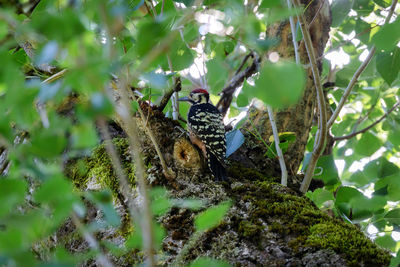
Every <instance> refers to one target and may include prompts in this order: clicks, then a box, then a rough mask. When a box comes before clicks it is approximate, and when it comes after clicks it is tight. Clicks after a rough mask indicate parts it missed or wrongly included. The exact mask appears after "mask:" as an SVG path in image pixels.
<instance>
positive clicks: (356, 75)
mask: <svg viewBox="0 0 400 267" xmlns="http://www.w3.org/2000/svg"><path fill="white" fill-rule="evenodd" d="M397 2H398V0H393V2H392V5H391V6H390V10H389V13H388V15H387V17H386V19H385V23H384V25H385V24H387V23H389V22H390V19H391V17H392V16H393V13H394V10H395V9H396V5H397ZM375 51H376V47H375V46H373V47H372V49H371V51H370V52H369V54H368V56H367V58H366V59H365V60H364V62H363V63H362V64H361V65H360V67H358V69H357V70H356V72H355V73H354V75H353V78H352V79H351V81H350V83H349V85H348V86H347V88H346V90H345V91H344V94H343V96H342V98H341V99H340V101H339V104H338V105H337V108H336V110H335V112H334V113H333V114H332V116H331V118H330V119H329V121H328V128H331V127H332V125H333V123H334V122H335V120H336V118H337V117H338V116H339V113H340V111H341V110H342V108H343V106H344V104H345V103H346V101H347V98H348V97H349V95H350V93H351V90H353V88H354V85H355V84H356V83H357V81H358V78H359V77H360V75H361V73H362V72H363V71H364V70H365V69H366V68H367V66H368V64H369V63H370V62H371V60H372V57H373V56H374V54H375Z"/></svg>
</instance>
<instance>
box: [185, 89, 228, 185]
mask: <svg viewBox="0 0 400 267" xmlns="http://www.w3.org/2000/svg"><path fill="white" fill-rule="evenodd" d="M209 98H210V96H209V94H208V92H207V91H206V90H204V89H195V90H193V91H192V92H191V93H190V94H189V96H188V97H182V98H180V99H179V101H187V102H189V103H190V104H192V106H191V107H190V109H189V113H188V129H189V137H190V141H191V142H192V143H193V144H194V145H197V146H198V147H199V148H200V149H201V151H202V152H203V155H204V157H205V158H206V159H207V165H208V167H209V168H210V170H211V173H212V174H213V176H214V179H215V180H216V181H228V178H227V176H226V169H225V154H226V137H225V127H224V124H223V122H222V119H223V118H222V114H221V113H220V112H219V111H218V109H217V108H216V107H215V106H213V105H212V104H211V103H210V102H209Z"/></svg>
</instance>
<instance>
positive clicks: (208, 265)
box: [189, 257, 231, 267]
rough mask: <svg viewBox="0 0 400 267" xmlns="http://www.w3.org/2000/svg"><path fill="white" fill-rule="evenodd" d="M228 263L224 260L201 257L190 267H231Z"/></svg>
mask: <svg viewBox="0 0 400 267" xmlns="http://www.w3.org/2000/svg"><path fill="white" fill-rule="evenodd" d="M229 266H231V265H229V264H228V263H227V262H225V261H222V260H214V259H210V258H205V257H200V258H198V259H196V260H195V261H194V262H192V263H191V264H190V265H189V267H229Z"/></svg>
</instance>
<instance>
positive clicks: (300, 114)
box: [244, 0, 331, 175]
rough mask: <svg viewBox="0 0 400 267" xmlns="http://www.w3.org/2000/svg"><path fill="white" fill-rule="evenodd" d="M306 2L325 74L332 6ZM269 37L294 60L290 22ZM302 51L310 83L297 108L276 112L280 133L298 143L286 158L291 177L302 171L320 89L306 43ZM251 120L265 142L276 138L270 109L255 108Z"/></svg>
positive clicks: (270, 31)
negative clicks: (273, 137) (324, 57)
mask: <svg viewBox="0 0 400 267" xmlns="http://www.w3.org/2000/svg"><path fill="white" fill-rule="evenodd" d="M302 3H303V4H304V6H305V7H307V8H306V11H305V13H304V16H305V18H306V20H307V22H308V24H310V23H311V22H312V23H311V24H310V34H311V38H312V41H313V46H314V49H315V54H316V56H317V58H318V67H319V70H320V73H321V71H322V60H323V52H324V48H325V45H326V42H327V41H328V38H329V30H330V25H331V15H330V8H329V4H328V2H327V1H324V0H315V1H308V0H303V1H302ZM267 35H268V36H269V37H275V38H278V39H280V40H281V42H280V43H279V45H278V46H277V47H275V50H276V51H277V52H278V53H279V55H280V56H281V57H283V58H289V59H294V49H293V41H292V34H291V29H290V24H289V21H285V22H282V23H280V24H277V25H273V26H271V27H270V28H268V30H267ZM299 50H300V51H299V52H300V58H301V62H302V64H303V66H304V67H305V69H306V73H307V82H306V87H305V90H304V93H303V96H302V98H301V99H300V101H299V102H298V103H297V104H296V105H295V106H293V107H290V108H288V109H285V110H280V111H277V112H276V123H277V127H278V131H279V132H294V133H295V135H296V140H295V141H294V143H292V144H291V145H290V147H289V148H288V151H287V152H286V154H285V155H284V157H285V161H286V164H287V166H288V172H289V174H291V175H295V174H296V173H297V171H298V169H299V166H300V164H301V161H302V160H303V157H304V152H305V147H306V144H307V141H308V138H309V133H310V130H311V126H312V125H314V124H315V121H316V120H315V116H316V112H315V111H316V110H315V109H316V90H315V86H314V81H313V76H312V72H311V68H310V66H309V62H308V55H307V51H306V49H305V46H304V42H303V41H300V46H299ZM249 120H251V122H248V123H247V124H245V126H244V127H245V128H247V129H250V130H251V131H257V132H259V133H260V134H261V136H262V138H263V139H264V140H265V141H268V139H269V137H270V136H272V129H271V126H270V123H269V119H268V112H267V110H266V109H263V108H257V107H255V106H253V107H252V108H251V109H250V111H249ZM253 164H254V165H259V164H262V163H260V162H253ZM264 165H266V166H265V168H269V169H271V168H272V169H274V168H273V166H275V165H276V163H275V161H273V166H270V165H269V164H264ZM249 166H250V165H249ZM276 175H279V173H276Z"/></svg>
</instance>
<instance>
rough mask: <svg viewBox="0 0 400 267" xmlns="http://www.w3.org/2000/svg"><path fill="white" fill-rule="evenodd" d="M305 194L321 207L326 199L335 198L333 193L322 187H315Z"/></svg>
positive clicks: (331, 199)
mask: <svg viewBox="0 0 400 267" xmlns="http://www.w3.org/2000/svg"><path fill="white" fill-rule="evenodd" d="M306 196H307V197H308V198H309V199H311V200H312V201H313V202H314V203H315V205H317V207H318V208H322V207H323V205H324V204H325V203H326V202H327V201H332V202H333V200H334V199H335V198H334V196H333V193H332V192H331V191H328V190H326V189H323V188H317V189H315V190H314V191H313V192H311V191H308V192H307V193H306Z"/></svg>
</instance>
